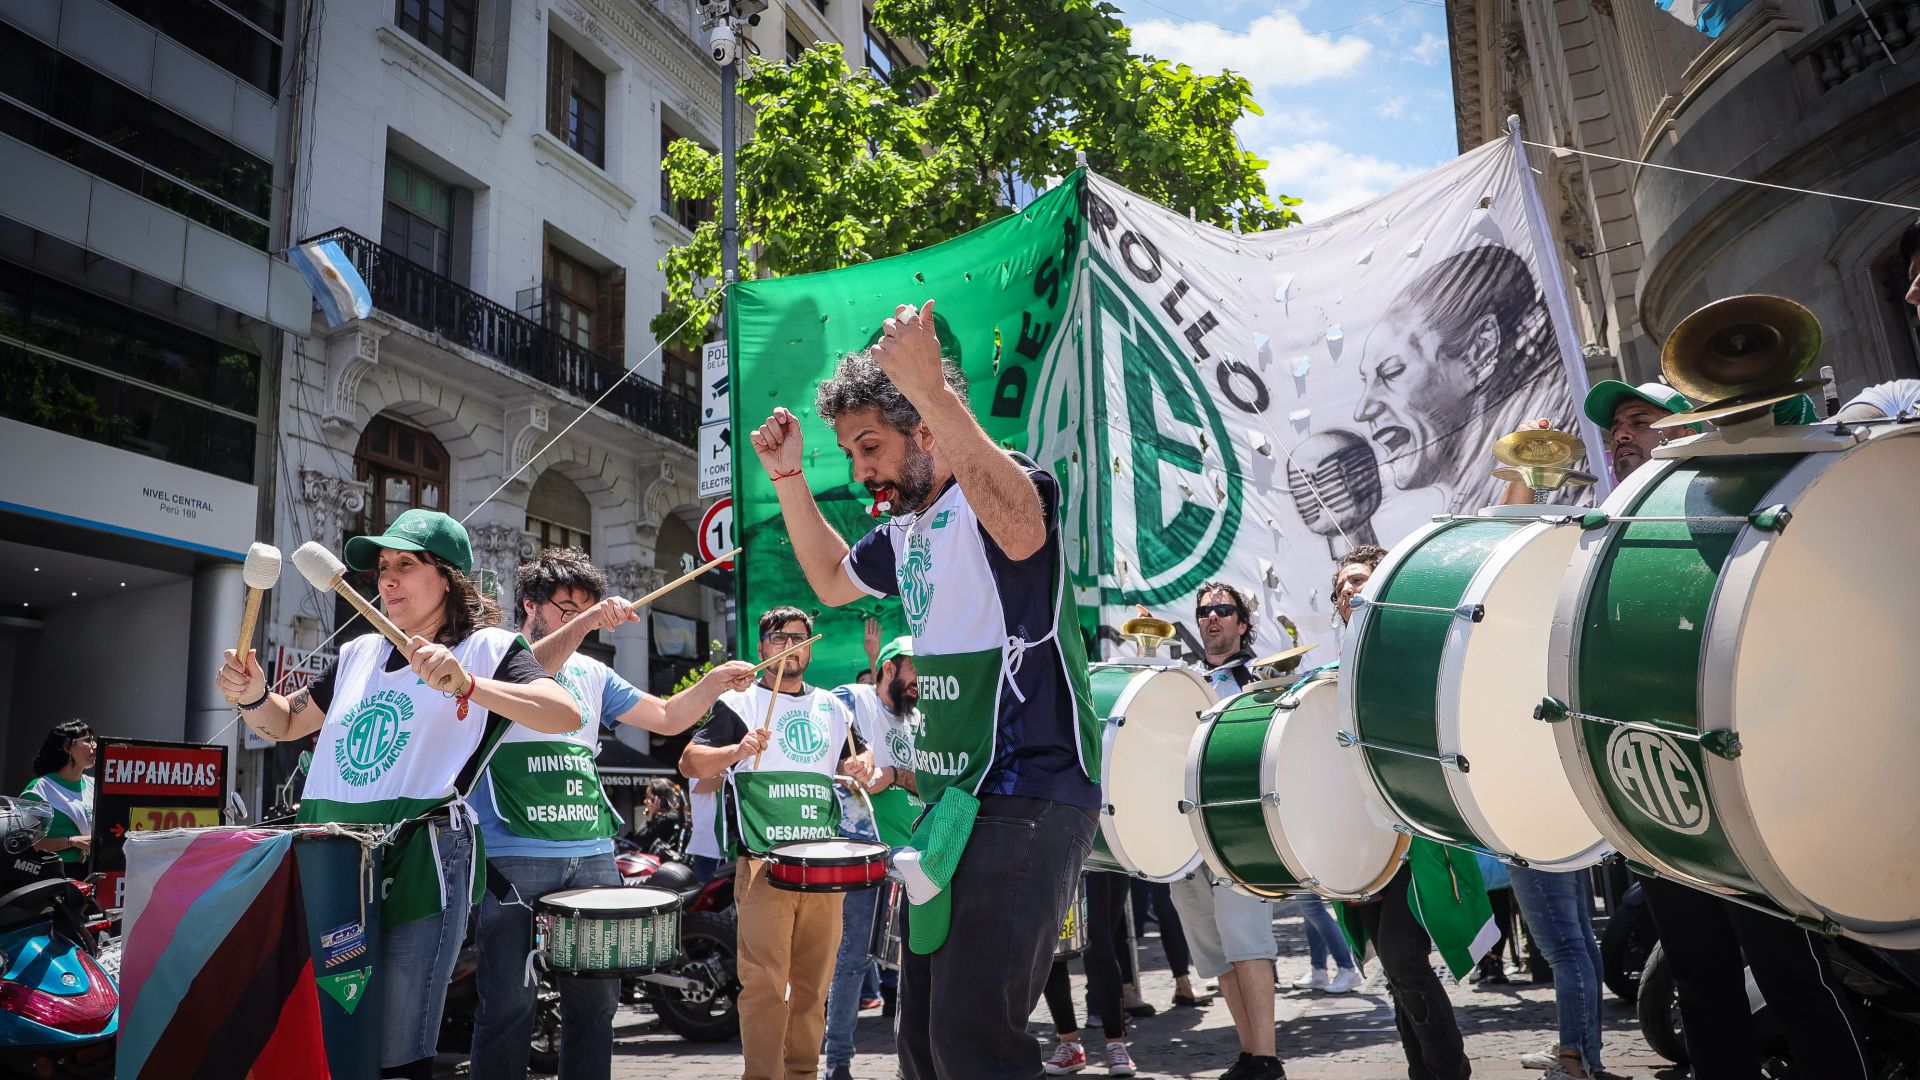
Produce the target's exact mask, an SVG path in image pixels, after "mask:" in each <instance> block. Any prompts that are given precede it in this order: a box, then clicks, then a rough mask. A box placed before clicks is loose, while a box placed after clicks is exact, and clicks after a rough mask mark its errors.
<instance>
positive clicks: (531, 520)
mask: <svg viewBox="0 0 1920 1080" xmlns="http://www.w3.org/2000/svg"><path fill="white" fill-rule="evenodd" d="M527 531H528V532H530V533H532V534H533V535H534V537H535V539H536V540H538V541H539V544H540V549H541V550H542V551H545V550H547V549H548V548H566V547H572V548H579V549H580V550H581V551H584V552H586V553H587V554H588V555H592V554H593V506H592V504H591V503H589V502H587V497H586V496H585V495H582V494H581V493H580V489H579V488H578V487H576V486H574V483H573V481H571V480H569V479H567V478H566V477H564V476H562V475H560V474H559V473H557V472H555V471H553V470H552V469H548V470H547V471H546V472H543V473H541V474H540V479H539V480H538V481H537V482H535V483H534V485H533V490H532V491H530V492H528V493H527Z"/></svg>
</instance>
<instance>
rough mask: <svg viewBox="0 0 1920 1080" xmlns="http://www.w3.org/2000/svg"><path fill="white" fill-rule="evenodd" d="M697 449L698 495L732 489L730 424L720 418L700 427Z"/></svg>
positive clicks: (703, 495)
mask: <svg viewBox="0 0 1920 1080" xmlns="http://www.w3.org/2000/svg"><path fill="white" fill-rule="evenodd" d="M699 451H700V459H699V463H698V464H697V465H696V466H695V469H696V472H697V473H698V477H699V485H698V486H699V497H700V498H702V499H705V498H707V497H709V496H713V495H725V494H726V493H727V492H729V491H731V490H733V437H732V429H731V426H730V425H729V424H728V423H727V422H726V421H725V420H722V421H720V422H719V423H717V424H708V425H706V426H705V427H703V428H701V429H700V447H699ZM720 550H721V551H725V550H727V549H726V548H721V549H720Z"/></svg>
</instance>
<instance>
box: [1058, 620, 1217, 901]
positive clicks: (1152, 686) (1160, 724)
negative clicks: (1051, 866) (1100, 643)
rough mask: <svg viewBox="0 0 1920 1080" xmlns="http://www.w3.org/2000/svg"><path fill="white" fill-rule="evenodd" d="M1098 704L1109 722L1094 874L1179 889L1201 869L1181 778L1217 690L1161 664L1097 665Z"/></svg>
mask: <svg viewBox="0 0 1920 1080" xmlns="http://www.w3.org/2000/svg"><path fill="white" fill-rule="evenodd" d="M1091 681H1092V684H1093V704H1094V708H1096V709H1098V710H1100V712H1101V713H1103V714H1104V715H1105V716H1106V718H1107V722H1106V731H1105V735H1104V736H1103V747H1102V750H1101V758H1100V761H1101V775H1100V801H1101V803H1102V806H1103V809H1102V811H1101V814H1100V829H1099V831H1098V832H1096V833H1094V836H1093V852H1092V854H1090V855H1088V856H1087V862H1086V866H1087V869H1089V870H1116V871H1119V872H1120V873H1123V874H1132V875H1133V876H1134V877H1138V878H1144V879H1146V880H1148V881H1175V880H1178V879H1180V878H1183V877H1185V876H1187V875H1188V874H1190V873H1192V872H1193V868H1194V867H1195V866H1198V865H1199V864H1200V849H1199V848H1198V847H1197V846H1196V845H1195V844H1194V841H1193V832H1192V830H1191V829H1189V828H1187V825H1186V823H1185V822H1184V821H1182V820H1180V805H1179V804H1180V794H1181V791H1180V770H1179V768H1178V767H1177V766H1176V765H1174V763H1175V762H1178V761H1180V760H1181V759H1182V758H1183V757H1184V755H1185V754H1186V752H1187V747H1188V745H1189V744H1191V743H1192V741H1193V732H1194V729H1195V728H1197V727H1199V726H1200V713H1201V711H1202V710H1204V709H1206V708H1207V707H1208V706H1209V705H1211V704H1213V702H1214V694H1213V690H1212V689H1211V688H1209V687H1208V686H1207V683H1206V681H1205V680H1204V679H1202V678H1200V676H1199V675H1197V674H1195V673H1194V671H1193V669H1191V668H1189V667H1188V666H1187V665H1185V664H1182V663H1180V662H1179V661H1176V660H1169V659H1166V658H1164V657H1157V656H1131V657H1123V658H1120V659H1115V660H1109V661H1106V662H1104V663H1099V664H1095V665H1093V668H1092V678H1091Z"/></svg>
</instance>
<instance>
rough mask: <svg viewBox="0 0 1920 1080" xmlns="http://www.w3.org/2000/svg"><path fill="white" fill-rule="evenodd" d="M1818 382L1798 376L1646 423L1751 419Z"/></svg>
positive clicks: (1662, 427)
mask: <svg viewBox="0 0 1920 1080" xmlns="http://www.w3.org/2000/svg"><path fill="white" fill-rule="evenodd" d="M1820 385H1821V383H1820V380H1819V379H1801V380H1799V381H1798V382H1790V383H1787V384H1785V385H1783V386H1775V387H1771V388H1769V389H1766V390H1756V391H1754V392H1752V393H1748V394H1742V395H1740V396H1738V397H1730V398H1723V399H1721V400H1719V401H1709V402H1707V403H1706V404H1705V405H1702V406H1700V407H1699V408H1697V409H1688V410H1687V411H1686V412H1677V413H1674V414H1673V415H1672V416H1663V417H1661V418H1660V419H1658V420H1655V421H1654V422H1653V423H1651V424H1649V425H1647V426H1648V427H1651V428H1653V429H1654V430H1656V431H1668V430H1671V429H1673V428H1680V427H1687V426H1690V425H1692V424H1716V425H1722V426H1724V425H1727V424H1737V423H1739V422H1741V421H1742V420H1752V419H1753V418H1755V417H1757V416H1759V415H1760V414H1761V413H1763V412H1766V411H1767V410H1768V409H1771V408H1773V407H1774V406H1775V405H1778V404H1779V403H1780V402H1782V401H1786V400H1787V399H1789V398H1793V397H1798V396H1799V395H1801V394H1804V393H1806V392H1807V391H1809V390H1813V389H1815V388H1817V387H1819V386H1820Z"/></svg>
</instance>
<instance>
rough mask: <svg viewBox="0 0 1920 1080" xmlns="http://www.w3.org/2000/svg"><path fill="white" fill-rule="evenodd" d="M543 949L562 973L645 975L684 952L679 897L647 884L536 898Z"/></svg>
mask: <svg viewBox="0 0 1920 1080" xmlns="http://www.w3.org/2000/svg"><path fill="white" fill-rule="evenodd" d="M533 920H534V924H535V926H536V928H537V930H538V937H539V948H540V952H541V953H542V954H543V955H544V956H545V957H546V961H547V968H548V970H550V971H552V972H554V973H555V974H557V975H585V976H591V977H594V978H617V977H621V976H627V975H645V974H647V973H648V972H651V971H655V970H657V969H659V968H662V967H665V966H667V965H668V964H670V963H672V962H673V958H674V956H675V955H676V954H677V953H678V952H679V951H680V897H679V896H678V895H676V894H674V893H671V892H668V891H667V890H665V889H650V888H647V887H646V886H644V885H628V886H612V887H608V888H597V889H568V890H566V891H564V892H554V893H548V894H547V895H545V896H542V897H541V898H540V899H538V900H535V901H534V902H533Z"/></svg>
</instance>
